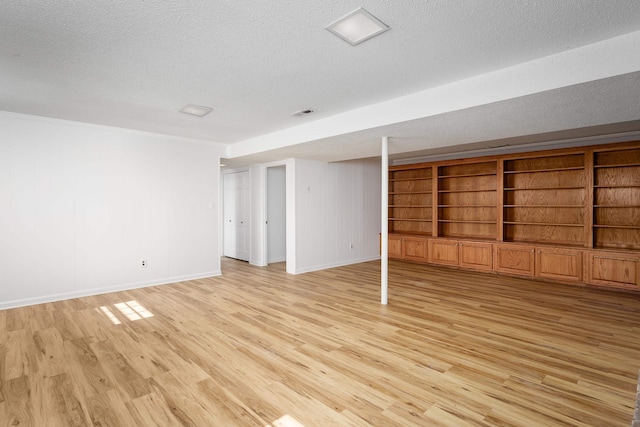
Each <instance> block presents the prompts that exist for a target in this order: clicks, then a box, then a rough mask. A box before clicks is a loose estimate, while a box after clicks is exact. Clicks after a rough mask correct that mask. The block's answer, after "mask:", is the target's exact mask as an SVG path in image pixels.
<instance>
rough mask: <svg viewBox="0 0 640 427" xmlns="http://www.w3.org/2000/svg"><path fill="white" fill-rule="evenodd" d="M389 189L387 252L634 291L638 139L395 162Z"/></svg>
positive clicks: (639, 230) (638, 244) (638, 252)
mask: <svg viewBox="0 0 640 427" xmlns="http://www.w3.org/2000/svg"><path fill="white" fill-rule="evenodd" d="M389 189H390V190H389V216H390V218H389V232H390V233H396V234H400V235H403V238H402V239H401V240H398V241H397V243H396V245H397V246H395V247H394V248H393V250H392V248H391V243H390V249H389V252H390V256H391V257H396V258H403V259H407V260H412V261H419V262H429V263H434V264H441V265H448V266H458V267H460V268H468V269H475V270H484V271H495V272H498V273H505V274H512V275H520V276H532V277H540V278H544V279H547V280H557V281H562V282H579V283H589V284H595V285H603V286H613V287H625V288H630V287H634V286H638V290H640V280H639V279H638V274H640V266H639V265H638V263H639V262H640V261H639V260H638V257H640V142H639V141H636V142H625V143H618V144H604V145H597V146H586V147H576V148H567V149H560V150H547V151H538V152H530V153H513V154H504V155H496V156H486V157H476V158H471V159H459V160H442V161H437V162H431V163H419V164H414V165H398V166H392V167H391V168H390V169H389ZM392 252H393V253H392ZM612 253H613V254H615V255H611V254H612Z"/></svg>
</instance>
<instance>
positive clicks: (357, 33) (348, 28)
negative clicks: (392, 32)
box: [326, 7, 389, 46]
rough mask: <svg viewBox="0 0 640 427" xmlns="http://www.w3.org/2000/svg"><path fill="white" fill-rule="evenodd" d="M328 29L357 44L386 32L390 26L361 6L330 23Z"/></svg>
mask: <svg viewBox="0 0 640 427" xmlns="http://www.w3.org/2000/svg"><path fill="white" fill-rule="evenodd" d="M326 29H327V30H329V31H331V32H332V33H333V34H335V35H336V36H338V37H340V38H341V39H343V40H344V41H346V42H348V43H351V44H352V45H353V46H355V45H357V44H359V43H362V42H363V41H365V40H369V39H370V38H371V37H374V36H377V35H378V34H381V33H384V32H385V31H387V30H388V29H389V27H388V26H387V25H386V24H384V23H383V22H382V21H380V20H379V19H378V18H376V17H375V16H373V15H372V14H370V13H369V12H367V11H366V10H364V9H363V8H361V7H360V8H358V9H356V10H354V11H353V12H351V13H349V14H347V15H345V16H343V17H342V18H340V19H338V20H337V21H335V22H334V23H332V24H330V25H328V26H327V27H326Z"/></svg>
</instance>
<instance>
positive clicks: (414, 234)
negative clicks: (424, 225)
mask: <svg viewBox="0 0 640 427" xmlns="http://www.w3.org/2000/svg"><path fill="white" fill-rule="evenodd" d="M389 234H402V235H404V236H424V237H430V236H431V233H426V232H420V231H402V230H394V231H390V232H389Z"/></svg>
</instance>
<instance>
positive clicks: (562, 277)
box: [495, 244, 582, 282]
mask: <svg viewBox="0 0 640 427" xmlns="http://www.w3.org/2000/svg"><path fill="white" fill-rule="evenodd" d="M495 270H496V271H498V272H502V273H508V274H517V275H520V276H536V277H540V278H543V279H552V280H559V281H563V282H567V281H569V282H579V281H581V280H582V250H579V249H559V248H553V247H536V246H533V245H516V244H498V245H496V255H495Z"/></svg>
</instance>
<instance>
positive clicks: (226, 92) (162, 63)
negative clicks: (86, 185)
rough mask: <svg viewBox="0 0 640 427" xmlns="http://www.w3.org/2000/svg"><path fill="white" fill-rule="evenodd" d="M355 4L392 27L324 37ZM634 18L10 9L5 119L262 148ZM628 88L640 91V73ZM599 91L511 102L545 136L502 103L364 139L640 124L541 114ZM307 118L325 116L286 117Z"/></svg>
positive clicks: (1, 16)
mask: <svg viewBox="0 0 640 427" xmlns="http://www.w3.org/2000/svg"><path fill="white" fill-rule="evenodd" d="M360 6H363V7H364V8H365V9H367V10H368V11H369V12H371V13H373V14H374V15H375V16H377V17H378V18H379V19H381V20H382V21H383V22H385V23H386V24H387V25H389V26H390V27H391V30H390V31H388V32H386V33H384V34H383V35H381V36H379V37H377V38H374V39H372V40H369V41H367V42H365V43H363V44H361V45H359V46H357V47H352V46H350V45H348V44H347V43H345V42H344V41H342V40H340V39H338V38H337V37H335V36H334V35H332V34H331V33H329V32H328V31H326V30H325V29H324V27H325V26H326V25H327V24H329V23H331V22H332V21H334V20H335V19H337V18H338V17H340V16H342V15H344V14H346V13H348V12H350V11H351V10H353V9H355V8H357V7H360ZM639 16H640V2H639V1H638V0H602V1H597V0H563V1H552V0H537V1H533V0H530V1H528V0H519V1H513V0H485V1H482V2H479V1H477V0H464V1H463V0H446V1H444V0H442V1H439V0H430V1H417V0H407V1H402V2H400V1H388V0H371V1H366V0H365V1H351V0H341V1H337V0H334V1H321V2H318V1H310V0H296V1H293V0H289V1H275V2H267V1H255V0H253V1H239V2H233V1H210V0H209V1H207V0H200V1H198V0H183V1H179V2H178V1H166V0H152V1H130V0H126V1H125V0H120V1H106V0H98V1H91V2H83V1H51V0H31V1H28V2H27V1H23V0H3V1H2V2H0V40H2V42H1V43H0V110H4V111H11V112H17V113H25V114H32V115H39V116H46V117H54V118H61V119H68V120H75V121H81V122H88V123H96V124H103V125H110V126H117V127H122V128H129V129H137V130H143V131H149V132H156V133H161V134H170V135H178V136H183V137H188V138H196V139H203V140H207V141H211V142H218V143H224V144H232V143H237V142H242V141H245V140H249V139H257V141H259V140H260V137H261V136H262V135H266V134H270V133H273V132H276V131H281V130H285V129H288V128H292V127H296V126H297V127H299V128H300V131H301V132H304V126H305V124H308V123H310V122H313V121H316V120H319V119H323V118H328V117H333V116H336V115H340V114H343V113H345V112H348V111H350V110H354V109H357V108H361V107H364V106H367V105H370V104H375V103H380V102H383V101H386V100H389V99H393V98H397V97H401V96H405V95H409V94H412V93H415V92H419V91H424V90H427V89H430V88H435V87H439V86H442V85H445V84H448V83H452V82H456V81H459V80H463V79H468V78H472V77H474V76H477V75H481V74H485V73H490V72H493V71H496V70H501V69H504V68H507V67H512V66H516V65H518V64H521V63H525V62H527V61H532V60H536V59H538V58H543V57H547V56H549V55H554V54H560V53H562V52H567V51H571V50H574V49H577V48H580V47H582V46H586V45H590V44H593V43H596V42H599V41H602V40H606V39H611V38H614V37H617V36H621V35H625V34H628V33H632V32H636V31H639V30H640V19H638V17H639ZM631 78H632V79H635V80H634V81H633V82H632V83H633V84H635V85H636V87H637V83H638V82H637V75H636V76H634V77H631ZM615 81H616V80H615V79H612V80H611V81H608V80H607V79H603V81H602V82H600V83H601V84H603V85H604V84H613V83H614V82H615ZM625 82H626V84H627V85H628V84H629V81H628V79H627V80H626V81H625ZM618 84H619V85H618V86H617V88H618V89H620V82H619V81H618ZM626 87H627V86H625V88H626ZM620 90H621V91H622V92H623V93H622V95H620V98H616V99H607V100H606V102H607V105H610V104H611V103H614V104H615V103H616V102H618V101H620V103H621V104H622V105H626V104H627V102H625V99H626V98H625V96H626V97H627V98H629V96H628V91H627V90H626V89H624V88H623V89H620ZM620 90H619V91H620ZM594 91H599V92H602V91H604V92H606V86H599V87H598V88H597V89H596V88H593V87H592V88H589V87H587V88H579V87H577V86H576V88H575V90H573V91H572V90H568V91H565V92H562V94H563V96H565V98H562V99H563V100H564V101H562V100H560V98H559V97H558V96H555V95H551V94H548V96H541V97H540V98H539V99H527V100H525V101H515V102H527V104H526V105H525V107H526V108H527V110H533V111H534V112H535V113H536V114H538V116H539V117H540V119H544V120H545V123H544V124H545V126H535V124H536V123H537V122H534V121H532V120H527V119H526V117H524V118H523V117H522V116H519V117H516V118H510V116H509V113H510V112H511V111H513V109H512V108H511V107H510V106H509V105H507V104H504V105H498V106H490V107H487V108H488V109H483V108H476V109H471V110H470V111H466V112H464V113H460V114H458V115H453V116H449V117H448V118H445V117H440V118H439V119H438V118H429V119H428V120H423V121H420V120H417V121H413V120H411V121H406V122H405V123H404V124H402V123H401V124H399V125H398V127H395V128H394V127H387V128H384V127H372V131H371V132H369V133H366V132H365V133H366V136H367V137H370V136H374V135H375V136H378V135H379V131H383V130H384V131H386V132H392V131H397V132H399V134H398V135H394V134H389V135H390V136H402V135H401V134H410V135H411V138H414V139H416V141H415V142H414V143H411V144H407V146H406V148H405V149H406V150H411V151H412V152H413V151H419V150H420V149H424V148H429V147H430V146H431V145H433V144H435V145H442V144H451V145H456V144H468V143H471V142H475V141H478V140H482V139H487V138H488V139H495V138H508V137H514V136H518V135H521V134H522V132H525V133H528V134H539V133H542V132H548V131H553V130H566V129H569V128H575V127H584V126H593V125H600V124H610V123H615V122H625V121H629V120H636V119H640V117H639V116H638V115H637V109H636V110H633V109H632V111H631V112H629V111H623V112H620V113H621V114H620V115H615V114H610V113H611V111H612V109H609V110H607V111H608V112H609V113H608V114H606V115H604V116H606V117H604V116H603V117H602V118H600V117H596V118H594V119H593V120H591V121H588V120H587V121H585V120H582V121H580V120H579V119H576V117H575V114H569V115H568V116H567V117H566V120H564V118H563V116H559V115H557V114H556V115H554V116H548V115H547V116H544V113H545V107H544V105H545V104H544V103H546V102H556V103H558V102H566V103H568V102H570V100H572V99H582V100H583V99H584V96H585V94H588V93H593V92H594ZM636 99H638V98H636ZM581 102H582V101H581ZM603 102H604V101H603ZM188 103H193V104H199V105H205V106H209V107H212V108H213V112H212V113H211V114H209V115H208V116H206V117H204V118H202V119H199V118H195V117H192V116H188V115H184V114H181V113H179V112H178V110H179V109H180V108H181V107H183V106H184V105H185V104H188ZM305 108H313V109H314V110H316V111H317V112H316V113H314V114H313V115H310V116H307V117H303V118H294V117H290V113H293V112H295V111H298V110H301V109H305ZM496 109H497V110H496ZM587 110H589V109H587ZM489 114H491V117H493V118H494V119H495V118H497V117H500V116H504V117H505V120H506V118H509V121H508V126H507V127H506V128H497V127H496V129H493V131H489V130H487V131H486V132H484V133H482V134H473V132H472V131H469V130H467V134H468V135H458V137H456V138H452V137H449V138H441V139H440V140H439V141H440V142H438V143H434V142H426V143H425V141H424V139H423V138H422V137H424V136H425V135H424V134H421V133H420V132H426V131H432V130H433V129H434V128H433V126H435V124H434V122H433V121H434V120H435V121H436V122H437V121H438V120H440V121H441V122H440V123H439V124H437V126H441V125H444V124H447V125H448V126H454V124H455V123H457V124H458V126H459V127H460V126H464V122H460V121H456V122H454V121H452V120H453V119H454V118H456V119H457V120H462V119H464V120H468V121H469V123H470V124H471V123H477V122H482V121H483V120H484V119H486V118H487V117H489V116H488V115H489ZM598 114H599V113H598V111H586V112H585V115H586V116H589V115H591V116H594V115H595V116H597V115H598ZM633 114H636V116H635V117H633ZM630 116H632V117H630ZM511 119H513V120H511ZM505 120H503V122H504V121H505ZM547 121H548V122H547ZM427 122H428V123H427ZM428 124H429V125H430V126H427V125H428ZM515 127H519V129H520V130H518V129H515ZM467 129H470V128H469V127H467ZM373 130H377V131H376V132H374V131H373ZM518 132H520V133H518ZM444 133H447V132H444ZM453 133H454V134H459V133H460V132H458V130H454V131H453ZM514 133H516V134H514ZM441 134H442V132H441ZM362 136H363V135H362V133H361V134H360V138H359V139H358V140H359V141H360V140H363V138H362ZM345 138H346V139H344V141H347V140H348V138H349V135H346V136H345ZM332 141H333V143H335V144H338V143H339V142H340V141H342V140H341V139H339V138H333V139H332ZM421 144H423V145H424V144H427V145H424V146H423V145H421ZM354 146H355V147H357V144H355V145H354ZM323 147H325V145H318V144H315V145H314V144H308V143H307V144H305V145H300V146H296V147H294V148H295V150H298V151H299V152H300V153H304V152H305V151H306V152H308V153H309V156H312V154H313V155H314V156H316V157H319V158H320V157H322V156H321V155H320V154H319V150H320V151H322V150H324V151H325V152H327V153H329V151H327V149H326V148H323ZM295 150H294V151H292V153H293V152H295ZM336 150H339V148H335V149H333V151H334V152H335V151H336ZM358 150H359V149H356V152H358ZM258 151H259V150H258ZM280 154H281V155H289V154H290V153H288V152H285V151H282V152H280ZM328 157H331V156H328ZM343 157H344V156H343ZM333 159H335V158H333ZM254 160H260V158H259V157H255V159H254Z"/></svg>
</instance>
